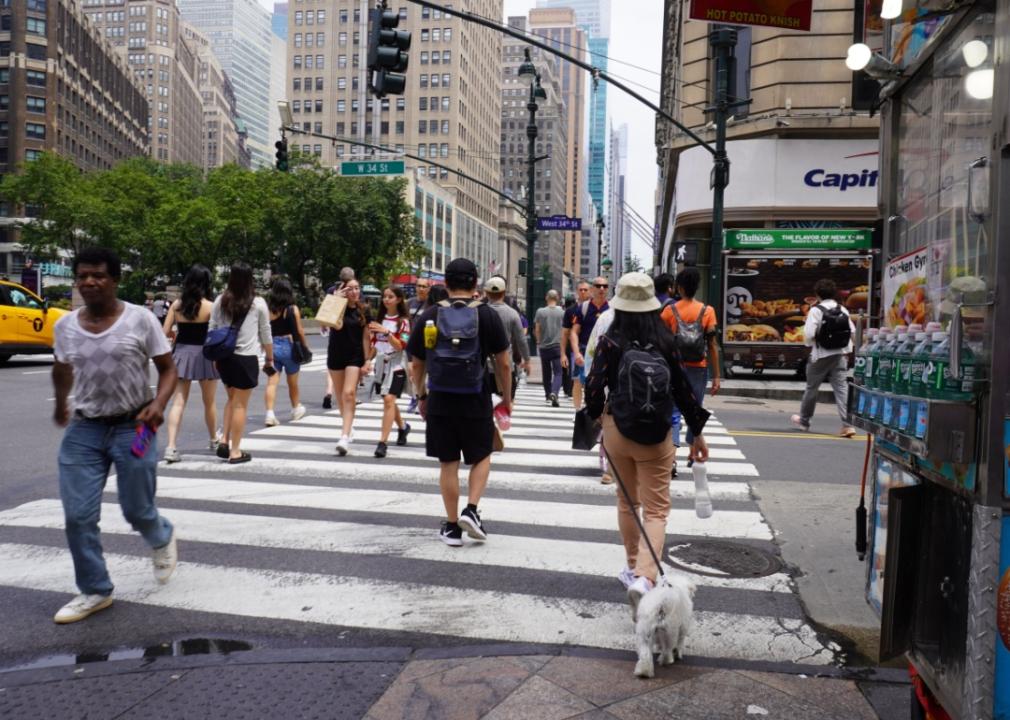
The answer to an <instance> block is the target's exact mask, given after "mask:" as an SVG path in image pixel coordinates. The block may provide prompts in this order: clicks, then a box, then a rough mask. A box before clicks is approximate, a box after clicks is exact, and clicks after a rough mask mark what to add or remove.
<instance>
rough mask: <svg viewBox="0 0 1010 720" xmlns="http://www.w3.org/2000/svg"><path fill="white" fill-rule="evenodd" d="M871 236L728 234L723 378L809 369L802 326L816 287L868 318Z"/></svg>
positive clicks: (834, 231) (857, 232) (850, 232)
mask: <svg viewBox="0 0 1010 720" xmlns="http://www.w3.org/2000/svg"><path fill="white" fill-rule="evenodd" d="M872 239H873V232H872V230H869V229H861V228H856V229H852V228H806V229H772V228H755V229H747V230H727V231H726V233H725V247H726V250H725V252H724V253H723V284H724V286H723V298H724V300H723V318H722V324H721V327H722V329H723V330H722V332H723V337H722V344H723V352H724V353H725V358H726V359H725V366H726V373H727V376H729V375H730V374H731V373H732V372H733V370H732V368H733V367H734V366H735V367H738V368H744V369H750V370H753V371H754V372H755V373H758V374H760V373H761V371H762V370H764V369H765V368H794V369H796V371H797V372H798V373H800V374H801V375H802V374H803V371H804V369H805V367H806V360H807V347H806V345H804V344H803V324H804V322H805V321H806V316H807V313H808V312H810V308H811V307H813V306H814V305H816V304H817V298H816V297H815V296H814V283H816V282H817V281H818V280H820V279H821V278H831V279H832V280H834V281H835V283H836V285H837V286H838V291H839V292H838V300H839V302H841V303H842V304H844V305H845V306H846V307H847V308H848V309H849V312H851V313H852V314H854V315H858V314H867V313H869V312H870V310H871V305H872V299H871V298H872V294H871V287H872V282H873V254H872V251H871V246H872Z"/></svg>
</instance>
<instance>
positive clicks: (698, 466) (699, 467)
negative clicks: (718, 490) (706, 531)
mask: <svg viewBox="0 0 1010 720" xmlns="http://www.w3.org/2000/svg"><path fill="white" fill-rule="evenodd" d="M691 473H692V474H693V475H694V514H695V515H697V516H698V517H700V518H702V519H705V518H710V517H712V498H711V496H710V495H709V494H708V470H707V468H706V467H705V463H700V462H696V463H694V465H692V466H691Z"/></svg>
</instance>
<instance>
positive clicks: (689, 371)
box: [682, 365, 708, 445]
mask: <svg viewBox="0 0 1010 720" xmlns="http://www.w3.org/2000/svg"><path fill="white" fill-rule="evenodd" d="M682 367H683V368H684V373H685V374H686V375H687V383H688V385H690V386H691V392H692V393H694V399H695V400H697V401H698V404H699V405H704V404H705V386H706V385H708V368H707V367H688V366H686V365H684V366H682ZM685 439H686V440H687V444H688V445H690V444H691V443H692V442H694V435H693V434H692V433H691V428H688V429H687V437H686V438H685Z"/></svg>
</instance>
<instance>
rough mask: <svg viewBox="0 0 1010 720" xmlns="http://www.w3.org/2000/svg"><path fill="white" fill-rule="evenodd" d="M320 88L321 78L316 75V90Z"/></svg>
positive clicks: (321, 87)
mask: <svg viewBox="0 0 1010 720" xmlns="http://www.w3.org/2000/svg"><path fill="white" fill-rule="evenodd" d="M322 89H323V79H322V78H321V77H317V78H316V90H317V91H318V90H322Z"/></svg>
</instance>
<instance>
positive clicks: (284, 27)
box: [270, 2, 288, 42]
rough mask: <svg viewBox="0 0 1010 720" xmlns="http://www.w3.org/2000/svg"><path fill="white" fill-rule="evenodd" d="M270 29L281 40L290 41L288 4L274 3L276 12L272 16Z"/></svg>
mask: <svg viewBox="0 0 1010 720" xmlns="http://www.w3.org/2000/svg"><path fill="white" fill-rule="evenodd" d="M270 29H271V30H272V31H273V33H274V35H276V36H277V37H279V38H280V39H281V40H283V41H284V42H287V41H288V4H287V3H286V2H275V3H274V12H273V15H271V16H270Z"/></svg>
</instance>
